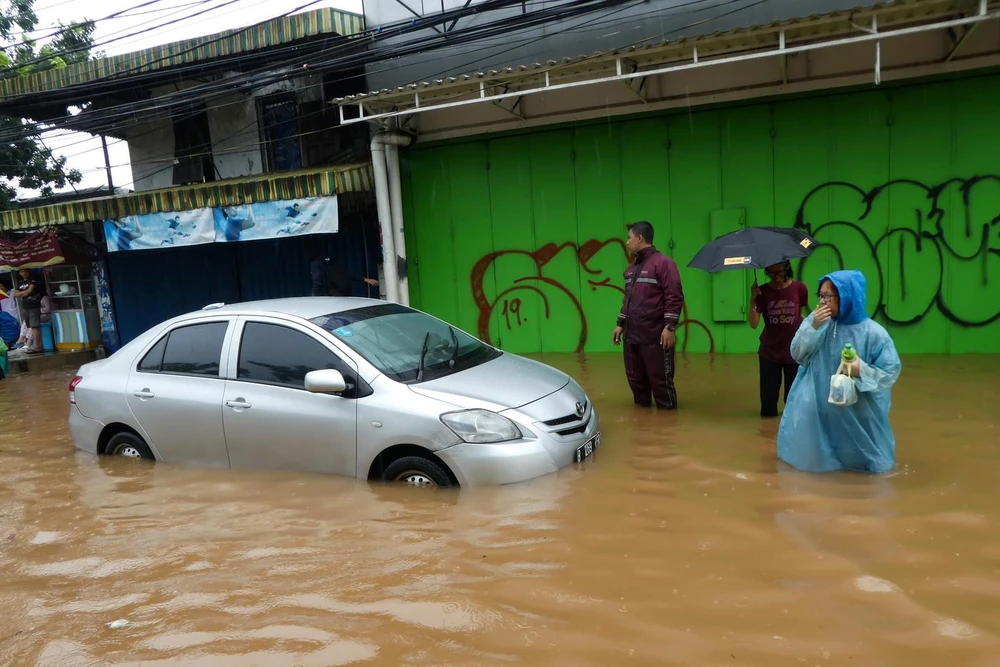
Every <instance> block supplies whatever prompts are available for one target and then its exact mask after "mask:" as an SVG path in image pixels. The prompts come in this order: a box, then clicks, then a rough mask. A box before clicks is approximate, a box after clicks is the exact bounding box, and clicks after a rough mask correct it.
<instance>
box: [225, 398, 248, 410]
mask: <svg viewBox="0 0 1000 667" xmlns="http://www.w3.org/2000/svg"><path fill="white" fill-rule="evenodd" d="M226 407H227V408H239V409H242V410H246V409H247V408H249V407H251V406H250V404H249V403H247V402H246V401H244V400H243V399H242V398H237V399H236V400H235V401H226Z"/></svg>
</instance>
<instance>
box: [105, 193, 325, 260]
mask: <svg viewBox="0 0 1000 667" xmlns="http://www.w3.org/2000/svg"><path fill="white" fill-rule="evenodd" d="M339 222H340V217H339V209H338V207H337V198H336V197H335V196H334V197H305V198H302V199H293V200H288V201H276V202H256V203H253V204H244V205H240V206H220V207H216V208H201V209H194V210H190V211H174V212H170V213H150V214H146V215H133V216H127V217H124V218H118V219H117V220H105V222H104V237H105V241H106V244H107V247H108V252H121V251H124V250H150V249H154V248H169V247H180V246H189V245H198V244H202V243H230V242H234V241H258V240H263V239H280V238H282V237H284V236H302V235H305V234H329V233H335V232H337V231H338V229H339V228H340V225H339Z"/></svg>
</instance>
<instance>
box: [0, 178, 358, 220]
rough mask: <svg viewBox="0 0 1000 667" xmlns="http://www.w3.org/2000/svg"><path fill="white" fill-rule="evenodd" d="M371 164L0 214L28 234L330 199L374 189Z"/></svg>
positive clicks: (142, 193) (188, 186) (158, 191)
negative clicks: (253, 205) (216, 208)
mask: <svg viewBox="0 0 1000 667" xmlns="http://www.w3.org/2000/svg"><path fill="white" fill-rule="evenodd" d="M372 183H373V175H372V170H371V164H356V165H349V166H345V167H336V168H324V169H311V170H304V171H298V172H289V173H280V174H262V175H257V176H247V177H245V178H238V179H232V180H228V181H220V182H217V183H202V184H198V185H187V186H181V187H176V188H168V189H164V190H149V191H145V192H134V193H132V194H129V195H125V196H121V197H98V198H96V199H85V200H82V201H75V202H64V203H59V204H51V205H49V206H38V207H34V208H21V209H14V210H10V211H0V230H24V229H35V228H38V227H51V226H56V225H65V224H70V223H78V222H90V221H94V222H99V221H103V220H109V219H113V218H121V217H123V216H126V215H142V214H145V213H161V212H168V211H186V210H189V209H195V208H207V207H212V206H228V205H239V204H249V203H253V202H264V201H284V200H287V199H299V198H301V197H326V196H330V195H335V194H345V193H348V192H363V191H369V190H371V189H372Z"/></svg>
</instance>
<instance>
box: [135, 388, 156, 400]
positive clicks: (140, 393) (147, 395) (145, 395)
mask: <svg viewBox="0 0 1000 667" xmlns="http://www.w3.org/2000/svg"><path fill="white" fill-rule="evenodd" d="M132 395H133V396H135V397H136V398H153V397H154V396H156V394H154V393H153V392H151V391H150V390H149V389H143V390H142V391H137V392H134V393H133V394H132Z"/></svg>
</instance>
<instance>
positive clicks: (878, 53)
mask: <svg viewBox="0 0 1000 667" xmlns="http://www.w3.org/2000/svg"><path fill="white" fill-rule="evenodd" d="M851 27H853V28H854V29H856V30H860V31H861V32H864V33H867V34H869V35H877V34H878V14H872V27H871V28H866V27H865V26H863V25H858V24H857V23H855V22H854V20H853V19H851ZM880 83H882V41H881V40H878V39H877V40H875V85H876V86H877V85H879V84H880Z"/></svg>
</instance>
